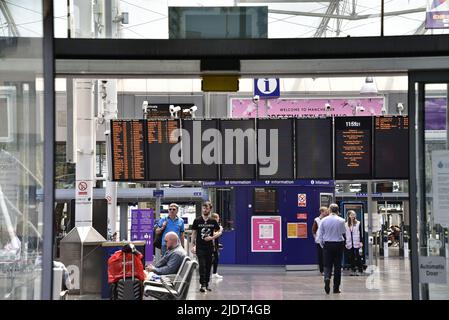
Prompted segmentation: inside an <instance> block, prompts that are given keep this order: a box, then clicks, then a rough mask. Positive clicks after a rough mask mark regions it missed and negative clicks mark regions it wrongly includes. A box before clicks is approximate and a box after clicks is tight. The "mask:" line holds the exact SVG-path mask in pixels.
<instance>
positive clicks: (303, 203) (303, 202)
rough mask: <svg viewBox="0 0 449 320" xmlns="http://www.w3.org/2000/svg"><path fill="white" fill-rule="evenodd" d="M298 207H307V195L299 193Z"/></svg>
mask: <svg viewBox="0 0 449 320" xmlns="http://www.w3.org/2000/svg"><path fill="white" fill-rule="evenodd" d="M298 207H307V195H306V194H305V193H298Z"/></svg>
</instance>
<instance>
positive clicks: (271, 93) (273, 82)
mask: <svg viewBox="0 0 449 320" xmlns="http://www.w3.org/2000/svg"><path fill="white" fill-rule="evenodd" d="M280 95H281V90H280V88H279V79H278V78H275V79H274V78H261V79H254V96H259V98H260V99H273V98H279V96H280Z"/></svg>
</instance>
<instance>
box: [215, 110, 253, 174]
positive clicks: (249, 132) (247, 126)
mask: <svg viewBox="0 0 449 320" xmlns="http://www.w3.org/2000/svg"><path fill="white" fill-rule="evenodd" d="M220 132H221V135H222V144H221V146H222V148H221V156H222V164H221V165H220V174H221V180H254V179H256V162H257V154H256V132H255V122H254V119H245V120H221V121H220Z"/></svg>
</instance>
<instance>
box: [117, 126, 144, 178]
mask: <svg viewBox="0 0 449 320" xmlns="http://www.w3.org/2000/svg"><path fill="white" fill-rule="evenodd" d="M144 128H145V123H144V121H143V120H114V121H111V144H112V145H111V147H112V149H111V150H112V175H113V180H114V181H143V180H145V178H146V177H145V176H146V174H145V130H144Z"/></svg>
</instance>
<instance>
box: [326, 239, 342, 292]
mask: <svg viewBox="0 0 449 320" xmlns="http://www.w3.org/2000/svg"><path fill="white" fill-rule="evenodd" d="M343 249H344V242H343V241H342V242H325V243H324V248H323V253H324V280H327V279H329V280H330V279H331V275H332V268H333V269H334V290H336V289H339V288H340V283H341V260H342V259H343Z"/></svg>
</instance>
